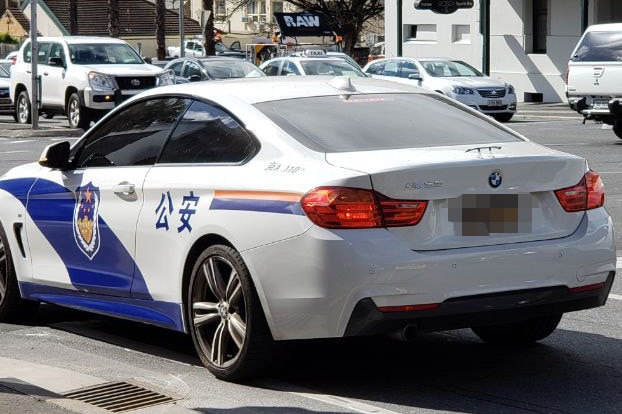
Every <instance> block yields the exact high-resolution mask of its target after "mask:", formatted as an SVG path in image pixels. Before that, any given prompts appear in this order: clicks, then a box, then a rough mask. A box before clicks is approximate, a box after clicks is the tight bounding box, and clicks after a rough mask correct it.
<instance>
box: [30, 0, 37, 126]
mask: <svg viewBox="0 0 622 414" xmlns="http://www.w3.org/2000/svg"><path fill="white" fill-rule="evenodd" d="M30 65H31V70H30V73H31V84H30V85H31V86H30V90H31V95H32V98H31V100H30V113H31V120H32V129H37V128H39V76H38V74H37V68H38V66H39V45H38V44H37V0H31V1H30Z"/></svg>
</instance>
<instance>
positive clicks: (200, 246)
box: [180, 233, 274, 337]
mask: <svg viewBox="0 0 622 414" xmlns="http://www.w3.org/2000/svg"><path fill="white" fill-rule="evenodd" d="M217 244H222V245H225V246H229V247H231V248H232V249H235V250H237V251H238V252H239V250H238V249H237V248H236V247H235V245H234V244H233V243H232V242H231V241H230V240H229V239H227V238H226V237H224V236H222V235H220V234H216V233H209V234H205V235H203V236H201V237H200V238H199V239H197V240H196V241H195V242H194V244H193V245H192V247H191V248H190V250H188V254H187V255H186V260H185V262H184V267H183V275H182V281H181V286H180V289H181V298H182V303H183V309H184V312H183V318H184V324H185V326H186V327H187V329H189V326H190V325H189V321H188V320H187V315H186V309H187V306H188V286H189V285H190V277H191V276H192V269H193V268H194V264H195V262H196V260H197V259H198V258H199V256H200V255H201V253H203V251H204V250H205V249H207V248H208V247H210V246H214V245H217ZM242 256H243V255H242ZM244 263H245V264H246V267H247V268H248V271H249V274H250V276H251V280H252V282H253V288H254V289H255V293H257V296H258V297H259V303H260V304H261V308H262V310H263V313H264V316H265V317H266V319H267V322H268V327H269V328H270V331H271V333H272V335H273V337H274V329H273V326H272V322H271V320H270V318H269V315H270V309H269V307H268V305H267V302H266V298H265V295H264V293H263V291H262V288H261V283H259V281H258V280H257V279H256V275H255V273H254V272H253V269H252V266H251V265H250V264H249V263H248V262H247V261H246V260H245V261H244Z"/></svg>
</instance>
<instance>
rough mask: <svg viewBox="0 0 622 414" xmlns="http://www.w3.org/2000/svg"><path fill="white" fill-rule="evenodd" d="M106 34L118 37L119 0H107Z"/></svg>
mask: <svg viewBox="0 0 622 414" xmlns="http://www.w3.org/2000/svg"><path fill="white" fill-rule="evenodd" d="M108 34H109V35H110V37H119V0H108Z"/></svg>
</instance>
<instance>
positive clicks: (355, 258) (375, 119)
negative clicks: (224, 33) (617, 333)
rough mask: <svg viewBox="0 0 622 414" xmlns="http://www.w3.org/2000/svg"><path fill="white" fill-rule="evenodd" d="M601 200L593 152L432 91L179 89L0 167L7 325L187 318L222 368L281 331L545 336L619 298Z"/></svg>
mask: <svg viewBox="0 0 622 414" xmlns="http://www.w3.org/2000/svg"><path fill="white" fill-rule="evenodd" d="M413 108H426V110H425V111H419V110H413ZM603 203H604V188H603V184H602V181H601V179H600V177H599V175H598V174H597V173H595V172H593V171H591V170H590V169H589V168H588V166H587V163H586V161H585V160H584V159H582V158H580V157H577V156H573V155H569V154H565V153H562V152H559V151H556V150H552V149H548V148H545V147H542V146H540V145H537V144H535V143H532V142H530V141H528V140H527V139H525V138H523V137H521V136H520V135H518V134H516V133H514V132H513V131H511V130H510V129H507V128H505V127H503V126H502V125H499V124H498V123H496V122H494V121H492V120H490V119H489V118H488V117H486V116H484V115H481V114H479V113H477V112H475V111H472V110H470V109H469V108H466V107H464V106H462V105H456V104H455V102H454V101H453V100H451V99H448V98H446V97H443V96H441V95H438V94H435V93H430V92H428V91H425V90H422V89H419V88H410V87H406V86H403V85H397V84H395V83H392V82H383V81H379V80H376V79H369V78H350V79H349V78H343V77H340V78H334V77H321V76H308V77H279V78H271V77H263V78H254V79H248V78H246V79H232V80H229V81H223V82H198V83H192V84H184V85H174V86H165V87H162V88H155V89H152V90H150V91H148V92H145V93H143V94H141V95H140V96H138V97H136V98H134V99H132V100H131V101H128V102H126V103H125V104H123V105H122V106H120V107H119V108H116V109H115V110H114V111H113V112H111V113H110V114H108V115H107V116H106V117H105V118H104V119H102V120H101V121H100V122H99V123H97V124H96V125H95V126H94V127H93V128H91V130H89V131H88V132H87V133H86V134H85V135H84V136H83V137H82V138H81V139H80V140H79V141H78V142H76V143H75V144H74V145H73V146H72V147H71V148H70V145H69V143H67V142H59V143H56V144H53V145H52V146H50V147H48V148H47V149H46V150H45V151H44V153H43V155H42V157H41V159H40V160H39V162H38V163H33V164H28V165H24V166H21V167H17V168H14V169H12V170H10V171H9V172H8V173H6V174H5V175H4V176H2V177H1V179H0V223H1V227H0V271H1V272H0V287H1V289H0V320H1V321H10V320H18V319H20V318H24V317H26V316H27V315H29V314H32V312H33V311H34V310H35V309H36V306H37V302H50V303H55V304H58V305H62V306H68V307H75V308H79V309H82V310H90V311H92V312H96V313H102V314H107V315H112V316H116V317H120V318H126V319H131V320H135V321H140V322H145V323H149V324H153V325H157V326H161V327H165V328H169V329H173V330H177V331H181V332H187V333H189V334H190V335H191V336H192V338H193V341H194V344H195V347H196V351H197V353H198V355H199V357H200V358H201V360H202V361H203V363H204V364H205V365H206V366H207V368H208V369H209V370H210V371H211V372H212V373H214V374H215V375H216V376H217V377H219V378H223V379H227V380H236V379H240V378H243V377H246V376H251V375H257V374H261V372H262V369H263V368H266V367H267V366H268V365H269V364H271V363H272V362H273V361H274V359H273V358H276V357H278V355H275V354H274V346H275V341H287V340H295V339H309V338H336V337H344V336H353V335H369V334H385V333H399V334H400V335H402V336H404V337H412V336H413V335H414V334H415V333H416V332H417V331H434V330H446V329H455V328H461V327H472V328H473V330H474V331H475V333H477V335H479V336H480V337H481V338H482V339H483V340H485V341H487V342H491V343H512V344H522V343H529V342H533V341H537V340H540V339H543V338H545V337H546V336H547V335H549V334H550V333H551V332H553V330H554V329H555V327H556V326H557V324H558V322H559V320H560V318H561V316H562V314H563V313H564V312H570V311H577V310H581V309H587V308H593V307H598V306H602V305H603V304H604V303H605V301H606V299H607V295H608V292H609V290H610V288H611V284H612V282H613V278H614V275H615V268H616V248H615V241H614V237H613V225H612V220H611V218H610V217H609V214H608V213H607V211H606V210H605V208H604V207H603Z"/></svg>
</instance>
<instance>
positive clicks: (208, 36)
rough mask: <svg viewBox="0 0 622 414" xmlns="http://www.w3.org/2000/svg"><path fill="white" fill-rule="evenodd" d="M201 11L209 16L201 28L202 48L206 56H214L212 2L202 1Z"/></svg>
mask: <svg viewBox="0 0 622 414" xmlns="http://www.w3.org/2000/svg"><path fill="white" fill-rule="evenodd" d="M239 1H246V0H239ZM203 10H204V11H206V12H208V13H207V14H209V17H208V18H207V22H205V26H204V27H203V47H205V54H206V55H215V54H216V43H215V42H214V0H203Z"/></svg>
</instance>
